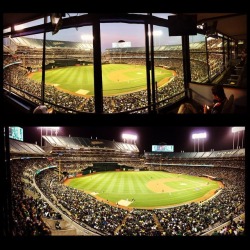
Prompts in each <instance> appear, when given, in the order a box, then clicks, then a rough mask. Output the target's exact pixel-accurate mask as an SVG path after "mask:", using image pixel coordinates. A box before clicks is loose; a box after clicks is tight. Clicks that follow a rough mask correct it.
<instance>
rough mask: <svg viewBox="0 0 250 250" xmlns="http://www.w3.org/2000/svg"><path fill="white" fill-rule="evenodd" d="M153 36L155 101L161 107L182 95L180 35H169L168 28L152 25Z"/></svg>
mask: <svg viewBox="0 0 250 250" xmlns="http://www.w3.org/2000/svg"><path fill="white" fill-rule="evenodd" d="M153 38H154V66H155V67H154V72H155V84H156V86H155V88H156V101H157V102H160V103H159V105H158V107H157V108H161V107H162V106H166V105H169V104H171V103H174V102H176V101H177V100H179V99H180V98H182V97H184V94H183V91H184V82H183V66H182V65H183V63H182V60H183V57H182V43H181V37H180V36H171V37H170V36H169V31H168V28H165V27H160V26H154V31H153ZM178 94H180V95H178ZM176 95H177V96H176Z"/></svg>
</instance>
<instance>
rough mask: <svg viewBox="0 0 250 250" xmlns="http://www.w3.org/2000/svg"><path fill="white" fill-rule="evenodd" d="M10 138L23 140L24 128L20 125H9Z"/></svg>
mask: <svg viewBox="0 0 250 250" xmlns="http://www.w3.org/2000/svg"><path fill="white" fill-rule="evenodd" d="M9 138H11V139H15V140H18V141H23V129H22V128H20V127H9Z"/></svg>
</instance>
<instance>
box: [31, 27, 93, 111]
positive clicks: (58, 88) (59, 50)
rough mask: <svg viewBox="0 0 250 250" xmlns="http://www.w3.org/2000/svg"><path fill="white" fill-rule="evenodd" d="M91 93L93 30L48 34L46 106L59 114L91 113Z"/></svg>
mask: <svg viewBox="0 0 250 250" xmlns="http://www.w3.org/2000/svg"><path fill="white" fill-rule="evenodd" d="M33 77H34V79H35V78H37V77H41V72H37V73H36V74H34V76H33ZM93 89H94V80H93V38H92V27H89V26H88V27H81V28H77V29H76V28H70V29H66V30H60V31H59V32H58V33H56V34H54V35H52V32H49V33H47V34H46V60H45V102H47V103H48V105H49V106H51V107H53V108H54V109H55V110H58V111H61V112H66V113H67V112H75V111H81V112H94V98H93V95H94V92H93ZM54 104H55V105H54ZM56 105H59V106H61V107H58V106H56Z"/></svg>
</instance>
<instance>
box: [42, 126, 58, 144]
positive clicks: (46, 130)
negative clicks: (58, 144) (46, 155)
mask: <svg viewBox="0 0 250 250" xmlns="http://www.w3.org/2000/svg"><path fill="white" fill-rule="evenodd" d="M38 129H40V130H41V147H42V136H43V130H44V131H45V132H46V135H47V134H48V131H49V130H50V134H51V136H52V134H53V131H54V132H55V134H56V136H57V134H58V131H59V129H60V127H38Z"/></svg>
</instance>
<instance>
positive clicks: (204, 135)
mask: <svg viewBox="0 0 250 250" xmlns="http://www.w3.org/2000/svg"><path fill="white" fill-rule="evenodd" d="M206 138H207V133H206V132H203V133H196V134H192V139H193V140H194V152H195V140H196V139H197V140H198V152H199V146H200V139H203V140H202V142H203V152H204V140H205V139H206Z"/></svg>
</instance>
